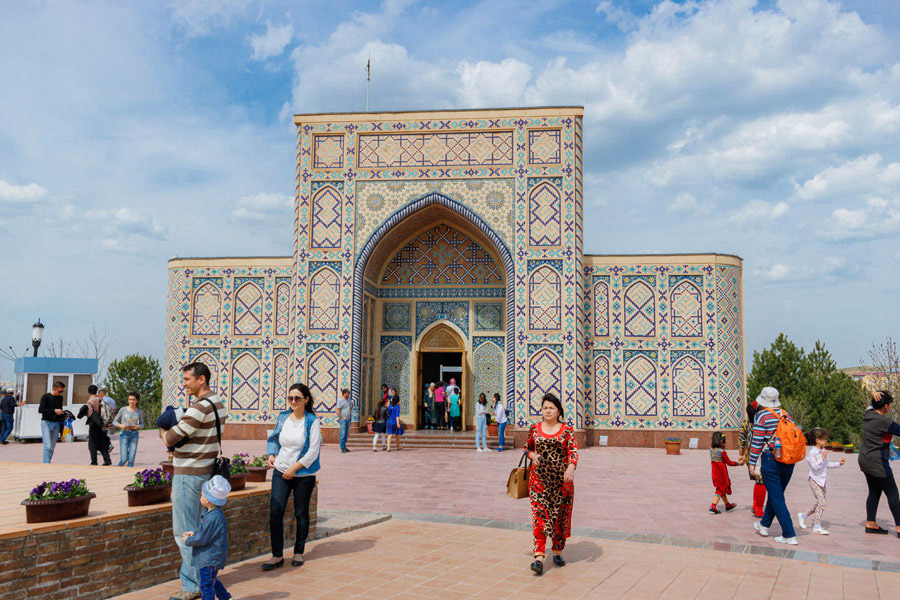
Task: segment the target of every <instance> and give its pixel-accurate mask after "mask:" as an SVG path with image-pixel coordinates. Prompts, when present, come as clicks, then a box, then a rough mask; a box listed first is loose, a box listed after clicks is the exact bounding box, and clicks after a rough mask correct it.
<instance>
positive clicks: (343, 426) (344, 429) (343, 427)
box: [338, 419, 350, 450]
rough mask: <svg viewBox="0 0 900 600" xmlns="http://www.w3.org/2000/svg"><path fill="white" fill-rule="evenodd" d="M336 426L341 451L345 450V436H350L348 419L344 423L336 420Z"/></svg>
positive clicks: (341, 420)
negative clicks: (338, 428) (339, 433)
mask: <svg viewBox="0 0 900 600" xmlns="http://www.w3.org/2000/svg"><path fill="white" fill-rule="evenodd" d="M338 426H339V427H340V431H341V450H346V449H347V436H349V435H350V419H347V420H346V421H345V420H343V419H338Z"/></svg>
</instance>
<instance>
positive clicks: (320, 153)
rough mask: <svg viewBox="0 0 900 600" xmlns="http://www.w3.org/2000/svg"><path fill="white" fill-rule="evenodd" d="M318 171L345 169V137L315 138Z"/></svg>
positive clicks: (324, 136) (326, 136)
mask: <svg viewBox="0 0 900 600" xmlns="http://www.w3.org/2000/svg"><path fill="white" fill-rule="evenodd" d="M313 140H314V141H313V147H314V150H313V151H314V152H315V155H316V156H315V160H314V161H313V164H314V166H315V168H316V169H343V168H344V136H343V135H317V136H316V137H315V138H313Z"/></svg>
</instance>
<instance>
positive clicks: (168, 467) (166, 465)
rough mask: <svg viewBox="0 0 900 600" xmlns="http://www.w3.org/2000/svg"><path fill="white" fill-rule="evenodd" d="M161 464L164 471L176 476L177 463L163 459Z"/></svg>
mask: <svg viewBox="0 0 900 600" xmlns="http://www.w3.org/2000/svg"><path fill="white" fill-rule="evenodd" d="M159 466H161V467H162V468H163V471H165V472H166V473H168V474H169V475H171V476H173V477H174V476H175V464H174V463H173V462H172V461H170V460H161V461H159Z"/></svg>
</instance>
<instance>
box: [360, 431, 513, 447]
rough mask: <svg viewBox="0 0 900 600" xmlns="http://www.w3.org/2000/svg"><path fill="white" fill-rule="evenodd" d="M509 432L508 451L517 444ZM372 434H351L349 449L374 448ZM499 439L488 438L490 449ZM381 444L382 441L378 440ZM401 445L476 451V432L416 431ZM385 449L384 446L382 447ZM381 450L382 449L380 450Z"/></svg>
mask: <svg viewBox="0 0 900 600" xmlns="http://www.w3.org/2000/svg"><path fill="white" fill-rule="evenodd" d="M511 433H512V432H508V434H507V436H506V440H505V442H506V443H505V445H504V448H505V449H506V450H514V449H515V443H514V442H513V436H512V435H509V434H511ZM372 435H373V434H371V433H351V434H350V436H349V437H348V438H347V448H349V449H351V450H362V449H371V448H372ZM497 441H498V440H497V437H496V436H495V437H491V436H488V439H487V445H488V448H490V449H492V450H494V449H496V448H497ZM378 443H379V444H381V440H380V439H379V440H378ZM401 443H402V444H403V447H404V448H446V449H456V450H474V449H475V432H474V431H459V432H455V431H442V430H430V429H425V430H414V431H409V430H407V432H406V433H405V434H403V436H402V438H401ZM382 447H383V446H382ZM379 450H381V448H379Z"/></svg>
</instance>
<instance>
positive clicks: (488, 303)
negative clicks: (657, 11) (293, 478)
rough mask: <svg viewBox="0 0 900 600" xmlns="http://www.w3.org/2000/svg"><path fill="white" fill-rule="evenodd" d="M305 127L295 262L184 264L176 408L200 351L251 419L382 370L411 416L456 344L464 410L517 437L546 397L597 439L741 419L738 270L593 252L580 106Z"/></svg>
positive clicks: (369, 389)
mask: <svg viewBox="0 0 900 600" xmlns="http://www.w3.org/2000/svg"><path fill="white" fill-rule="evenodd" d="M295 122H296V125H297V189H296V199H297V202H296V212H295V239H294V255H293V256H292V257H290V258H272V259H262V258H260V259H174V260H173V261H171V262H170V264H169V313H168V321H167V338H166V339H167V348H166V361H165V371H166V373H165V377H166V381H165V390H166V397H167V399H168V398H178V397H180V396H181V397H183V391H182V390H181V389H180V387H179V381H180V374H179V372H178V367H179V365H181V364H183V363H184V362H187V361H188V360H190V359H194V358H197V357H200V358H202V359H204V360H209V361H210V362H211V365H210V366H211V367H212V368H213V369H214V372H215V382H214V383H215V384H216V387H217V390H218V391H219V392H220V393H221V394H223V395H224V396H225V397H226V398H227V399H228V402H229V407H230V410H231V411H232V413H233V414H234V415H235V418H236V420H237V422H239V423H260V424H264V423H266V422H267V421H270V420H271V419H272V418H273V413H274V412H276V411H277V410H279V409H282V408H283V407H284V398H283V397H284V390H285V388H286V386H287V385H288V384H289V383H290V382H291V381H294V380H303V381H306V382H307V383H308V385H309V386H310V388H311V389H312V390H313V392H314V394H315V396H316V399H317V406H318V409H319V413H320V415H321V416H322V418H323V419H324V420H325V422H326V425H334V423H333V422H332V421H333V407H334V403H335V401H336V398H337V394H338V391H339V390H340V389H341V388H343V387H348V388H351V389H352V390H353V394H354V396H355V397H361V398H362V399H363V411H362V418H363V420H364V418H365V413H366V411H367V410H368V407H369V405H370V404H371V402H372V399H373V398H374V396H375V394H376V393H377V388H378V385H379V384H380V383H381V382H386V383H388V384H389V385H394V386H396V387H398V389H399V390H400V394H401V397H402V398H403V400H404V402H403V409H404V413H405V414H406V415H407V420H408V421H409V422H413V423H414V422H415V417H416V415H415V404H416V402H415V400H418V399H419V397H420V392H419V389H420V388H421V386H422V385H424V384H425V383H426V382H423V381H420V380H419V377H418V372H419V362H418V361H419V357H420V352H424V351H439V350H440V351H443V350H458V351H460V352H462V353H463V357H464V365H463V377H462V379H463V385H462V387H463V390H464V396H465V397H466V398H467V400H468V407H467V408H468V409H469V410H467V412H468V413H471V399H472V396H473V394H474V395H476V396H477V394H478V393H479V392H482V391H484V392H489V393H493V392H500V393H501V395H502V396H503V397H504V398H507V399H510V400H511V404H512V416H513V421H514V426H515V427H516V428H525V427H527V426H528V424H529V423H531V422H533V421H534V420H536V419H537V418H538V417H539V414H538V411H539V406H538V402H539V398H540V396H541V395H542V394H543V393H544V392H547V391H552V392H554V393H556V394H557V395H558V396H560V398H561V399H562V401H563V404H564V407H565V412H566V418H567V419H568V420H569V422H570V423H571V424H572V425H574V426H576V427H577V428H578V429H579V430H584V431H592V430H596V431H609V430H623V431H624V430H641V429H645V430H659V431H675V430H678V431H682V430H701V431H703V430H710V429H716V428H730V427H735V426H737V425H738V424H739V422H740V412H741V411H740V407H741V405H742V399H743V381H744V378H743V373H744V364H743V360H744V357H743V323H742V305H741V302H742V288H741V261H740V259H737V258H734V257H729V256H721V255H697V256H687V255H686V256H666V257H651V256H648V257H617V256H610V257H604V256H590V255H588V256H586V255H584V253H583V202H582V198H583V192H582V156H581V148H582V109H580V108H547V109H519V110H495V111H459V112H446V113H442V112H423V113H397V114H391V113H387V114H380V115H379V114H353V115H351V114H348V115H297V116H296V117H295ZM423 344H424V345H423ZM411 400H412V401H411ZM232 422H234V419H233V420H232Z"/></svg>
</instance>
